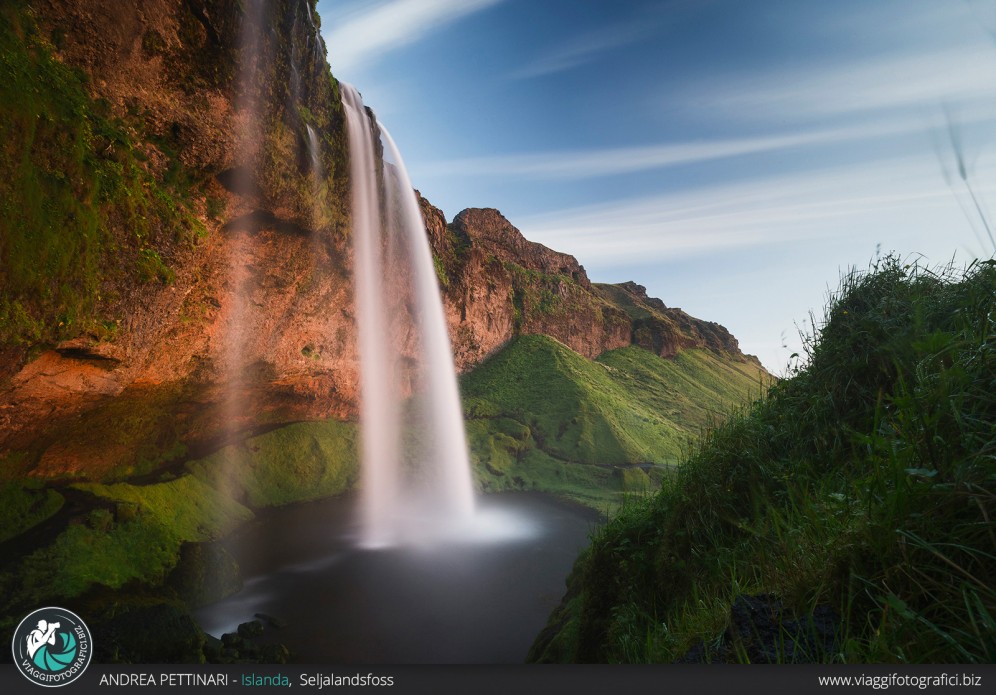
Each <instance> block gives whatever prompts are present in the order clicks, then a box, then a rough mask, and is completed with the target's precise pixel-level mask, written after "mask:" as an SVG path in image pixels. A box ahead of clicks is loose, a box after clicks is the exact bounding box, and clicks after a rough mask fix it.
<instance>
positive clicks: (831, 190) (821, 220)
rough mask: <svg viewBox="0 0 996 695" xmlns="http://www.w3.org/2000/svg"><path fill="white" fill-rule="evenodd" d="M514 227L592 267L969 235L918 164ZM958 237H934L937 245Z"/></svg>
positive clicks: (709, 189)
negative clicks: (803, 245)
mask: <svg viewBox="0 0 996 695" xmlns="http://www.w3.org/2000/svg"><path fill="white" fill-rule="evenodd" d="M992 192H993V189H992V188H989V189H988V190H987V191H986V194H989V195H991V194H992ZM938 220H943V221H942V222H940V223H939V222H938ZM518 226H519V227H520V228H521V229H522V230H523V233H524V234H526V236H527V237H528V238H530V239H533V240H536V241H539V242H542V243H544V244H546V245H548V246H551V247H552V248H569V249H571V250H572V253H575V254H576V255H577V256H578V257H579V258H580V259H581V260H582V262H585V261H591V260H594V261H595V264H597V265H599V266H600V267H601V268H608V267H612V266H616V265H625V264H631V263H653V262H655V261H658V262H659V261H665V260H667V261H671V260H675V259H680V258H685V257H690V256H696V255H701V254H707V253H711V252H716V251H718V250H725V251H729V250H731V249H742V250H743V249H747V248H756V247H763V246H766V245H770V244H779V243H796V242H807V243H808V242H812V241H814V240H819V239H827V238H834V239H840V240H841V241H842V242H843V241H844V238H846V237H850V238H852V239H853V238H854V237H855V236H857V237H859V238H860V236H862V235H870V234H879V235H881V236H880V237H879V239H878V240H880V241H882V242H883V243H887V242H888V239H889V238H891V237H890V235H892V236H895V238H896V239H902V240H904V241H905V242H906V243H909V240H912V239H916V237H917V233H918V227H921V226H922V227H923V229H929V230H931V232H930V233H932V234H933V236H934V237H937V235H936V229H938V228H948V229H952V230H957V229H961V230H964V231H965V233H966V235H967V236H970V234H969V232H968V225H967V224H966V223H965V221H964V219H960V214H959V212H958V209H957V205H956V203H955V199H954V196H953V195H952V191H951V190H950V189H948V188H946V187H945V186H944V185H943V183H942V181H941V176H940V173H939V172H938V171H937V169H936V168H934V165H933V162H931V161H929V160H928V159H927V158H922V157H920V158H902V159H893V160H886V161H881V162H877V163H875V164H872V165H869V166H867V167H865V168H863V169H858V170H856V169H854V168H853V167H850V166H848V167H841V168H836V169H828V170H822V171H814V172H797V173H794V174H792V175H783V176H776V177H770V178H767V179H761V180H757V181H750V182H741V183H733V184H719V185H712V186H704V187H700V188H697V189H693V190H689V191H676V192H671V193H664V194H661V195H656V196H650V197H644V198H639V199H635V200H622V201H612V202H607V203H603V204H595V205H586V206H582V207H576V208H570V209H565V210H557V211H552V212H548V213H543V214H541V215H535V216H533V217H531V218H525V219H521V220H518ZM896 235H898V236H896ZM957 236H958V235H957V233H954V234H953V236H952V237H948V238H944V239H940V238H939V237H938V238H939V239H940V245H941V246H943V247H945V248H946V247H948V246H949V245H950V242H951V239H952V238H954V237H957ZM966 238H967V237H966ZM916 250H923V251H924V252H927V250H928V249H926V248H925V249H916Z"/></svg>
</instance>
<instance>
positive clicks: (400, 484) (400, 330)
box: [341, 84, 474, 547]
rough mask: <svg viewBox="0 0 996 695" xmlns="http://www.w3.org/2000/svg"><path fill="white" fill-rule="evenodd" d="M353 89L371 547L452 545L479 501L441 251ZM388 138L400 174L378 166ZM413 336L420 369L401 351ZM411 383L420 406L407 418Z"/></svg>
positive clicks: (350, 117) (349, 92)
mask: <svg viewBox="0 0 996 695" xmlns="http://www.w3.org/2000/svg"><path fill="white" fill-rule="evenodd" d="M341 88H342V94H343V104H344V106H345V110H346V120H347V126H348V129H349V145H350V161H351V166H350V177H351V181H352V189H353V190H352V210H353V212H352V216H353V240H354V241H353V244H354V254H355V268H354V272H355V276H356V279H355V285H356V313H357V318H358V329H359V330H358V340H359V353H360V376H361V385H362V396H361V404H360V423H361V429H362V434H361V448H362V451H361V454H362V460H363V504H362V506H363V526H364V531H363V542H364V545H367V546H371V547H382V546H389V545H394V544H396V543H401V542H416V541H417V542H425V541H428V540H433V539H438V538H443V537H451V536H452V535H454V532H456V531H458V530H459V529H460V527H462V526H463V525H465V524H466V522H468V521H469V520H470V518H471V516H472V514H473V511H474V492H473V483H472V480H471V475H470V464H469V460H468V456H467V442H466V438H465V435H464V428H463V416H462V413H461V408H460V396H459V391H458V388H457V381H456V370H455V369H454V366H453V353H452V350H451V347H450V341H449V336H448V334H447V330H446V319H445V315H444V313H443V306H442V299H441V296H440V291H439V285H438V282H437V279H436V272H435V267H434V265H433V260H432V251H431V249H430V247H429V241H428V238H427V235H426V230H425V225H424V223H423V221H422V215H421V211H420V210H419V207H418V201H417V200H416V198H415V192H414V190H413V188H412V186H411V182H410V181H409V179H408V174H407V172H406V171H405V167H404V163H403V162H402V159H401V155H400V153H399V152H398V149H397V147H396V146H395V144H394V141H393V140H392V139H391V136H390V134H389V133H388V132H387V131H386V130H385V129H384V128H383V126H380V125H379V124H376V128H375V123H376V122H375V121H374V120H373V118H372V114H369V113H368V112H367V110H366V108H365V107H364V106H363V102H362V100H361V99H360V95H359V93H357V91H356V90H355V89H354V88H353V87H351V86H349V85H347V84H341ZM381 138H383V144H384V146H385V147H386V149H387V152H388V154H389V156H390V158H391V159H392V160H393V163H386V162H385V163H383V166H382V167H378V158H377V149H378V144H379V142H380V140H381ZM378 169H380V172H378ZM378 173H380V175H378ZM382 212H383V214H382ZM412 334H414V335H416V336H417V339H416V340H415V341H414V343H415V344H414V345H412V346H411V349H413V350H414V352H415V356H414V360H413V361H412V360H411V359H406V355H403V354H402V351H401V345H402V343H403V341H404V338H405V337H406V336H409V335H412ZM407 357H408V358H410V357H411V356H410V355H408V356H407ZM408 377H411V379H410V381H411V391H412V398H411V401H410V403H408V404H407V407H404V406H403V404H402V396H403V395H404V391H405V390H406V389H405V388H404V387H405V386H406V385H407V384H408V381H406V379H407V378H408ZM403 412H404V413H407V416H406V417H402V413H403Z"/></svg>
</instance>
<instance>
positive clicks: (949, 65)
mask: <svg viewBox="0 0 996 695" xmlns="http://www.w3.org/2000/svg"><path fill="white" fill-rule="evenodd" d="M993 84H996V50H994V49H993V45H992V43H991V42H988V41H976V42H973V43H966V44H964V45H960V46H954V47H948V48H939V49H934V50H924V51H918V52H913V53H900V54H893V55H884V56H878V57H874V58H871V57H866V58H863V59H860V60H857V59H856V60H852V61H850V62H849V63H848V64H843V65H842V64H840V63H834V64H832V65H806V66H801V67H799V68H794V69H789V70H778V71H771V72H764V73H761V74H759V75H756V76H752V75H741V74H732V75H731V74H727V75H725V76H723V77H719V78H716V79H703V80H701V81H699V82H698V83H697V84H695V85H694V86H690V87H686V88H683V89H681V90H679V91H678V92H677V93H670V94H669V96H668V108H672V107H673V105H674V103H676V102H677V103H691V104H695V108H696V109H699V110H702V111H704V112H710V111H718V112H719V113H721V114H727V115H729V116H735V117H736V118H738V119H740V120H742V119H744V118H755V119H761V120H777V121H778V122H785V121H786V120H788V121H793V120H794V121H797V122H798V121H801V120H809V121H812V120H819V119H827V118H836V117H842V116H845V117H846V116H855V115H867V114H873V113H882V112H886V111H891V110H898V109H909V108H918V107H919V108H935V107H936V106H938V105H939V104H940V103H942V102H954V103H972V102H980V101H986V102H989V103H992V101H993V95H992V88H991V87H992V85H993Z"/></svg>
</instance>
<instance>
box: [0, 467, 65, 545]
mask: <svg viewBox="0 0 996 695" xmlns="http://www.w3.org/2000/svg"><path fill="white" fill-rule="evenodd" d="M64 502H65V499H64V498H63V497H62V495H60V494H59V493H58V492H56V491H55V490H51V489H48V488H45V487H43V484H42V483H41V482H37V481H31V480H18V481H9V482H5V483H0V542H3V541H5V540H7V539H8V538H13V537H14V536H17V535H19V534H21V533H24V532H25V531H27V530H28V529H29V528H31V527H32V526H35V525H36V524H39V523H41V522H42V521H45V519H47V518H49V517H50V516H52V515H53V514H55V513H56V512H57V511H59V509H61V508H62V505H63V503H64Z"/></svg>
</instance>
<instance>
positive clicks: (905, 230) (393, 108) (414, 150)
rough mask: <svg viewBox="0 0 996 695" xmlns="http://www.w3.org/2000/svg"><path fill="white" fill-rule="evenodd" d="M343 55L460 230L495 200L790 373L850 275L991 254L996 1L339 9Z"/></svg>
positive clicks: (590, 0)
mask: <svg viewBox="0 0 996 695" xmlns="http://www.w3.org/2000/svg"><path fill="white" fill-rule="evenodd" d="M318 8H319V13H320V14H321V17H322V31H323V34H324V36H325V40H326V44H327V48H328V56H329V62H330V64H331V66H332V71H333V73H334V74H335V75H336V77H338V78H339V79H342V80H344V81H346V82H350V83H352V84H354V85H355V86H356V87H357V88H358V89H359V90H360V91H361V92H362V94H363V97H364V100H365V102H366V104H367V105H368V106H370V107H372V108H373V109H374V111H376V112H377V115H378V118H380V120H381V121H382V122H384V123H385V125H386V126H387V127H388V128H389V129H390V130H391V133H392V135H393V136H394V139H395V140H396V141H397V143H398V146H399V148H400V149H401V152H402V153H403V155H404V157H405V162H406V164H407V166H408V169H409V173H410V175H411V179H412V182H413V184H414V185H415V186H416V187H417V188H418V189H419V190H421V191H422V193H423V195H425V196H426V197H427V198H428V199H429V200H430V201H432V202H433V203H434V204H435V205H437V206H438V207H440V208H442V210H443V211H444V212H445V213H446V216H447V218H448V219H452V217H453V216H454V215H455V214H456V213H457V212H459V211H460V210H462V209H464V208H466V207H494V208H498V209H499V210H501V211H502V213H503V214H504V215H505V216H506V217H507V218H508V219H509V220H510V221H511V222H512V223H513V224H514V225H515V226H517V227H518V228H519V229H521V230H522V232H523V234H525V236H526V237H527V238H528V239H531V240H533V241H538V242H540V243H543V244H546V245H547V246H549V247H551V248H553V249H556V250H558V251H563V252H566V253H570V254H573V255H574V256H576V257H577V258H578V260H579V261H580V262H581V263H582V264H583V265H584V266H585V268H586V269H587V270H588V274H589V276H590V277H591V278H592V280H594V281H596V282H620V281H623V280H635V281H637V282H639V283H640V284H643V285H646V286H647V289H648V292H649V293H650V294H651V295H652V296H657V297H660V298H661V299H663V300H664V302H665V303H666V304H668V305H669V306H679V307H681V308H683V309H685V310H686V311H688V312H689V313H690V314H692V315H694V316H698V317H699V318H703V319H708V320H712V321H717V322H719V323H722V324H723V325H725V326H726V327H727V328H729V329H730V330H731V331H732V332H733V334H734V335H736V336H737V337H738V338H739V339H740V343H741V347H742V348H743V349H744V351H745V352H749V353H753V354H756V355H758V356H759V357H760V358H761V360H762V362H764V364H765V365H766V366H767V367H768V368H769V369H770V370H772V371H773V372H775V373H782V372H783V371H784V368H785V365H786V363H787V362H788V359H789V355H790V353H792V352H794V351H796V350H798V348H799V341H798V335H797V334H798V329H799V328H800V327H801V328H807V324H806V321H807V320H808V317H809V312H810V311H811V310H812V311H814V312H815V313H816V315H817V317H819V316H820V315H821V311H822V307H823V305H824V303H825V298H826V295H827V293H828V291H829V290H831V289H835V288H836V286H837V284H838V280H839V277H840V274H841V272H843V271H846V270H847V269H848V268H850V267H852V266H858V267H861V268H863V267H866V266H867V265H868V263H869V262H870V261H871V260H872V259H873V258H874V257H875V255H876V252H877V249H881V252H882V253H885V252H889V251H895V252H897V253H899V254H900V255H901V256H903V257H908V258H910V259H914V258H922V259H923V260H922V262H925V263H927V264H928V265H939V264H943V263H946V262H947V261H949V260H951V259H952V257H954V258H956V259H957V261H958V262H959V263H965V262H967V261H968V260H970V259H972V258H975V257H979V256H981V257H989V256H990V255H991V254H992V253H993V250H994V249H993V246H992V244H991V242H990V241H989V237H988V235H987V233H986V231H985V230H984V229H983V227H982V224H981V223H980V222H979V217H978V215H977V214H976V213H975V212H974V205H973V203H972V201H971V200H970V199H969V198H968V194H967V192H966V190H965V186H964V183H963V181H962V179H961V178H960V175H959V166H958V161H957V158H956V157H955V155H954V151H955V148H953V147H952V137H953V138H954V140H955V141H956V142H957V145H958V151H960V152H961V153H962V162H963V164H964V170H965V173H966V175H967V177H968V180H969V181H970V183H971V184H972V185H973V186H974V189H975V192H976V194H977V195H978V198H979V200H980V202H981V204H982V206H983V209H984V210H985V211H986V212H987V213H988V212H989V211H992V212H993V213H996V178H994V175H996V152H994V147H996V125H994V124H996V6H994V5H993V3H991V2H979V1H978V0H931V1H921V0H896V1H892V0H875V1H874V2H869V1H867V0H836V1H835V2H832V3H831V2H826V1H825V0H713V1H710V0H670V1H665V0H628V1H609V0H320V1H319V3H318Z"/></svg>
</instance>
